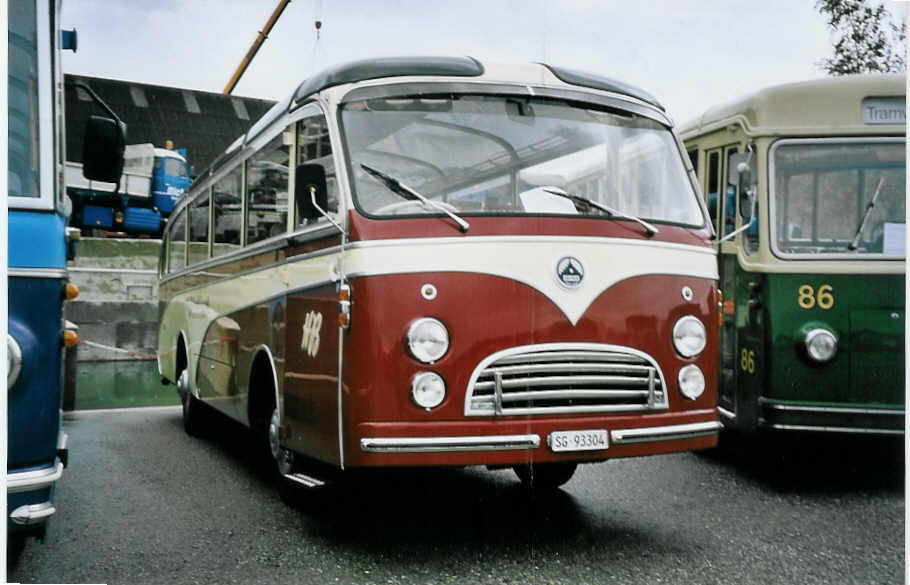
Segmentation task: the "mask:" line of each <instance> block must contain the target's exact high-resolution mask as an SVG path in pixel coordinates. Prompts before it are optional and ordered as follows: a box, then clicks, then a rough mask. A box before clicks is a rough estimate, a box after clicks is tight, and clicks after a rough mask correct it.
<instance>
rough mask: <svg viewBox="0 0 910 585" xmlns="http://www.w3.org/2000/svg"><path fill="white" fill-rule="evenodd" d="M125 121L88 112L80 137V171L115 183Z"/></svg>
mask: <svg viewBox="0 0 910 585" xmlns="http://www.w3.org/2000/svg"><path fill="white" fill-rule="evenodd" d="M125 148H126V125H125V124H122V123H120V122H116V121H114V120H112V119H110V118H102V117H100V116H92V117H91V118H89V121H88V123H87V124H86V126H85V138H84V139H83V141H82V174H83V175H85V178H86V179H89V180H91V181H104V182H106V183H119V182H120V175H121V173H123V151H124V149H125Z"/></svg>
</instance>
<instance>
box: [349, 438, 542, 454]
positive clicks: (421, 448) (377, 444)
mask: <svg viewBox="0 0 910 585" xmlns="http://www.w3.org/2000/svg"><path fill="white" fill-rule="evenodd" d="M539 446H540V435H536V434H528V435H488V436H481V437H476V436H475V437H379V438H370V437H364V438H362V439H360V450H361V451H363V452H364V453H446V452H453V451H515V450H525V449H536V448H537V447H539Z"/></svg>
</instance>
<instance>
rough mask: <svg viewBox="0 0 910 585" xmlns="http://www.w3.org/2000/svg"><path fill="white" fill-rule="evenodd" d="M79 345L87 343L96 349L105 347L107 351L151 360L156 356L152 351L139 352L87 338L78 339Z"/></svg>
mask: <svg viewBox="0 0 910 585" xmlns="http://www.w3.org/2000/svg"><path fill="white" fill-rule="evenodd" d="M79 345H87V346H89V347H95V348H98V349H106V350H108V351H113V352H116V353H125V354H128V355H132V356H136V357H138V358H142V359H149V360H153V359H156V358H157V357H158V356H157V355H155V354H153V353H145V352H141V351H134V350H131V349H122V348H119V347H113V346H111V345H104V344H103V343H96V342H94V341H89V340H87V339H80V340H79Z"/></svg>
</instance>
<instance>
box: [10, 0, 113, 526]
mask: <svg viewBox="0 0 910 585" xmlns="http://www.w3.org/2000/svg"><path fill="white" fill-rule="evenodd" d="M59 16H60V6H59V1H57V0H16V1H15V2H9V3H8V17H9V20H8V22H9V35H8V43H9V44H8V47H9V72H8V82H9V98H8V103H7V108H8V109H7V111H8V114H9V147H8V163H9V170H8V186H7V187H8V216H7V217H8V227H9V229H8V242H7V244H8V250H9V256H8V258H9V259H8V262H9V264H8V291H7V292H8V305H9V322H8V331H7V332H6V349H7V359H6V386H7V408H8V410H7V417H8V418H7V423H8V424H7V437H8V443H7V444H8V453H7V468H6V471H7V532H8V534H10V535H13V534H17V535H32V536H37V537H39V538H43V536H44V532H45V527H46V524H47V520H48V518H50V517H51V516H52V515H53V514H54V512H55V508H54V504H53V501H52V495H53V488H54V484H55V482H56V481H57V480H59V479H60V477H61V476H62V474H63V469H64V467H65V466H66V463H67V445H66V434H65V433H63V431H62V429H61V425H60V412H61V411H60V405H61V388H62V383H63V349H64V346H65V344H72V343H75V342H78V336H76V335H75V332H73V331H66V330H65V329H66V328H65V326H64V320H63V303H64V301H65V300H66V299H67V298H73V297H74V296H75V294H78V291H77V290H76V289H75V287H72V286H69V285H68V283H67V272H66V260H67V256H68V251H69V250H71V249H72V246H70V245H69V244H68V242H67V233H66V216H65V211H64V210H65V208H66V206H65V192H64V189H63V172H62V168H63V162H64V160H65V157H64V144H65V141H64V134H63V123H62V122H63V119H64V116H63V111H62V103H63V100H62V99H60V95H59V93H60V92H61V91H62V86H63V74H62V72H61V70H60V49H61V48H71V49H73V50H75V33H74V32H69V31H66V32H63V33H61V32H60V31H59ZM99 105H102V104H99ZM102 107H105V108H106V106H104V105H102ZM106 109H107V111H109V112H110V109H109V108H106ZM111 114H112V112H111ZM114 118H115V119H109V118H102V117H93V118H92V119H91V120H90V121H89V122H88V124H87V126H86V144H87V146H86V148H85V152H84V155H83V156H84V160H86V161H87V162H86V165H85V172H86V175H88V176H90V177H93V178H96V179H99V180H111V178H116V177H119V175H120V170H121V167H122V165H123V158H122V157H123V148H124V142H125V138H124V133H125V127H124V125H123V124H122V123H121V122H120V121H119V120H117V119H116V116H114Z"/></svg>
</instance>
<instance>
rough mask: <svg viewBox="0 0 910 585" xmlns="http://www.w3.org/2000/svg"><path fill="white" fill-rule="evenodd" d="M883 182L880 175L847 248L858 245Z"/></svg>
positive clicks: (855, 247)
mask: <svg viewBox="0 0 910 585" xmlns="http://www.w3.org/2000/svg"><path fill="white" fill-rule="evenodd" d="M884 184H885V177H881V178H880V179H879V180H878V187H876V188H875V193H873V194H872V200H871V201H869V204H868V205H866V213H864V214H863V219H862V221H860V222H859V227H858V228H856V235H855V236H853V241H852V242H850V244H849V245H848V246H847V249H848V250H856V249H857V248H858V247H859V239H860V237H861V236H862V235H863V230H864V229H866V221H867V220H868V219H869V214H870V213H872V208H873V207H875V200H876V199H878V194H879V193H880V192H881V190H882V185H884Z"/></svg>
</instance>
